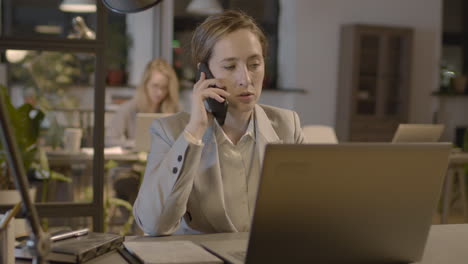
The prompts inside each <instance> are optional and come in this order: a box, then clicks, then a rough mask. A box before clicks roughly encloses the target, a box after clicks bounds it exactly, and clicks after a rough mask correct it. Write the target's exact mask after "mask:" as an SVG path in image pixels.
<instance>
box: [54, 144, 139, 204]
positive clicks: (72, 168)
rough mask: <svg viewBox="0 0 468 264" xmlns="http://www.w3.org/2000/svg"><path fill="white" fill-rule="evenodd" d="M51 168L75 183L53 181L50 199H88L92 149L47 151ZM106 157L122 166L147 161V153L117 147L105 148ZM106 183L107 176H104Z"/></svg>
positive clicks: (131, 165)
mask: <svg viewBox="0 0 468 264" xmlns="http://www.w3.org/2000/svg"><path fill="white" fill-rule="evenodd" d="M47 159H48V161H49V165H50V168H51V169H52V170H54V171H57V172H61V173H63V174H65V175H67V176H69V177H70V178H72V180H73V184H71V185H70V184H66V183H62V182H52V183H51V185H50V188H51V189H52V190H54V189H55V190H56V191H54V192H51V193H50V195H54V196H50V197H48V200H49V201H88V200H89V198H90V197H87V196H86V190H87V188H88V189H89V186H92V179H93V178H92V175H93V172H92V168H93V160H94V154H93V150H92V149H82V151H81V152H77V153H70V152H66V151H62V150H56V151H47ZM104 159H105V160H106V161H109V160H113V161H115V162H117V163H118V164H119V166H122V167H133V166H140V167H141V166H143V165H141V164H143V163H144V162H145V161H146V154H145V153H136V152H130V151H126V150H122V149H116V148H110V149H109V148H106V149H104ZM104 181H105V184H106V183H107V181H108V179H107V177H105V178H104Z"/></svg>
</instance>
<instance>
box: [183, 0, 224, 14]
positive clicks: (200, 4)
mask: <svg viewBox="0 0 468 264" xmlns="http://www.w3.org/2000/svg"><path fill="white" fill-rule="evenodd" d="M187 12H188V13H191V14H194V15H201V16H209V15H213V14H218V13H221V12H223V7H222V6H221V5H220V4H219V2H218V0H192V1H191V2H190V4H189V5H188V6H187Z"/></svg>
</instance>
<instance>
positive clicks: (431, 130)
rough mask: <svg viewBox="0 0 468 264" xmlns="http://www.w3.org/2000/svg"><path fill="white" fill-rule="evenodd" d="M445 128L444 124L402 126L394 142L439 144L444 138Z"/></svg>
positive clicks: (396, 133)
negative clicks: (442, 137)
mask: <svg viewBox="0 0 468 264" xmlns="http://www.w3.org/2000/svg"><path fill="white" fill-rule="evenodd" d="M444 128H445V126H444V125H443V124H400V125H399V126H398V129H397V131H396V132H395V135H394V136H393V139H392V142H393V143H404V142H408V143H412V142H414V143H417V142H437V141H439V139H440V137H441V136H442V133H443V132H444Z"/></svg>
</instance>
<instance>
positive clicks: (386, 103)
mask: <svg viewBox="0 0 468 264" xmlns="http://www.w3.org/2000/svg"><path fill="white" fill-rule="evenodd" d="M355 37H356V39H355V43H356V49H355V56H356V57H355V58H356V60H355V63H354V65H353V67H354V69H353V71H354V78H355V81H354V85H353V100H352V101H353V103H352V104H353V107H352V113H351V124H350V126H349V128H350V140H353V141H354V140H356V141H389V140H390V139H391V138H392V136H393V133H394V132H395V130H396V128H397V126H398V124H399V123H404V122H406V121H407V112H408V109H407V108H408V97H409V68H410V48H411V30H409V29H402V28H390V27H373V26H358V28H357V30H356V34H355Z"/></svg>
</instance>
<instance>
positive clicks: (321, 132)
mask: <svg viewBox="0 0 468 264" xmlns="http://www.w3.org/2000/svg"><path fill="white" fill-rule="evenodd" d="M302 132H303V133H304V137H305V142H306V143H322V144H323V143H329V144H337V143H338V139H337V138H336V133H335V130H334V129H333V127H330V126H325V125H307V126H304V127H303V128H302Z"/></svg>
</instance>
